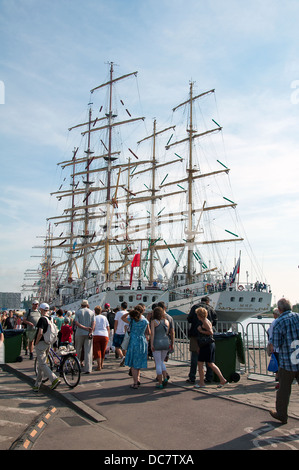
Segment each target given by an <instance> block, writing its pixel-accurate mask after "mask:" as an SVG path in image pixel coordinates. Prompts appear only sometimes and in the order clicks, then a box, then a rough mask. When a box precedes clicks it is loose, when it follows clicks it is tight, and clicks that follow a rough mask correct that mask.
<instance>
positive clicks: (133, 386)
mask: <svg viewBox="0 0 299 470" xmlns="http://www.w3.org/2000/svg"><path fill="white" fill-rule="evenodd" d="M130 388H133V390H138V385H137V384H134V385H130Z"/></svg>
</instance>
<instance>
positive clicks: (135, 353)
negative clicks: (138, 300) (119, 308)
mask: <svg viewBox="0 0 299 470" xmlns="http://www.w3.org/2000/svg"><path fill="white" fill-rule="evenodd" d="M122 320H123V321H124V322H125V323H127V324H128V325H129V328H130V342H129V346H128V349H127V352H126V358H125V365H126V366H128V367H131V370H132V377H133V385H131V388H133V389H135V390H136V389H138V386H139V385H140V369H146V368H147V350H148V339H147V338H146V336H148V337H149V335H150V329H149V323H148V321H147V319H146V318H145V317H144V316H143V315H142V314H141V312H140V311H138V310H131V311H130V312H128V313H125V314H124V315H123V316H122Z"/></svg>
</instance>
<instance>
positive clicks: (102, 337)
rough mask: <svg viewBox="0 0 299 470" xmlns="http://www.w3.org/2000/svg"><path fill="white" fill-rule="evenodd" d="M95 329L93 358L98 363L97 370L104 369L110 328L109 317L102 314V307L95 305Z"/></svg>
mask: <svg viewBox="0 0 299 470" xmlns="http://www.w3.org/2000/svg"><path fill="white" fill-rule="evenodd" d="M94 313H95V329H94V332H93V358H94V359H96V361H97V363H98V367H97V370H102V369H103V363H104V359H105V352H106V349H107V346H108V342H109V334H110V328H109V323H108V320H107V317H105V315H102V307H99V306H98V307H95V309H94Z"/></svg>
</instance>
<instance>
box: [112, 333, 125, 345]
mask: <svg viewBox="0 0 299 470" xmlns="http://www.w3.org/2000/svg"><path fill="white" fill-rule="evenodd" d="M124 337H125V335H118V334H117V333H114V336H113V346H114V347H115V348H120V347H121V343H122V342H123V340H124Z"/></svg>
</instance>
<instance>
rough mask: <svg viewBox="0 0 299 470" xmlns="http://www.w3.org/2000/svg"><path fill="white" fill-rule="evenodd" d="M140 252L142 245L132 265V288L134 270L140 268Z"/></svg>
mask: <svg viewBox="0 0 299 470" xmlns="http://www.w3.org/2000/svg"><path fill="white" fill-rule="evenodd" d="M140 252H141V248H140V245H139V248H138V250H137V252H136V253H135V255H134V258H133V261H132V263H131V276H130V286H131V285H132V279H133V270H134V268H137V267H139V266H140Z"/></svg>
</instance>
